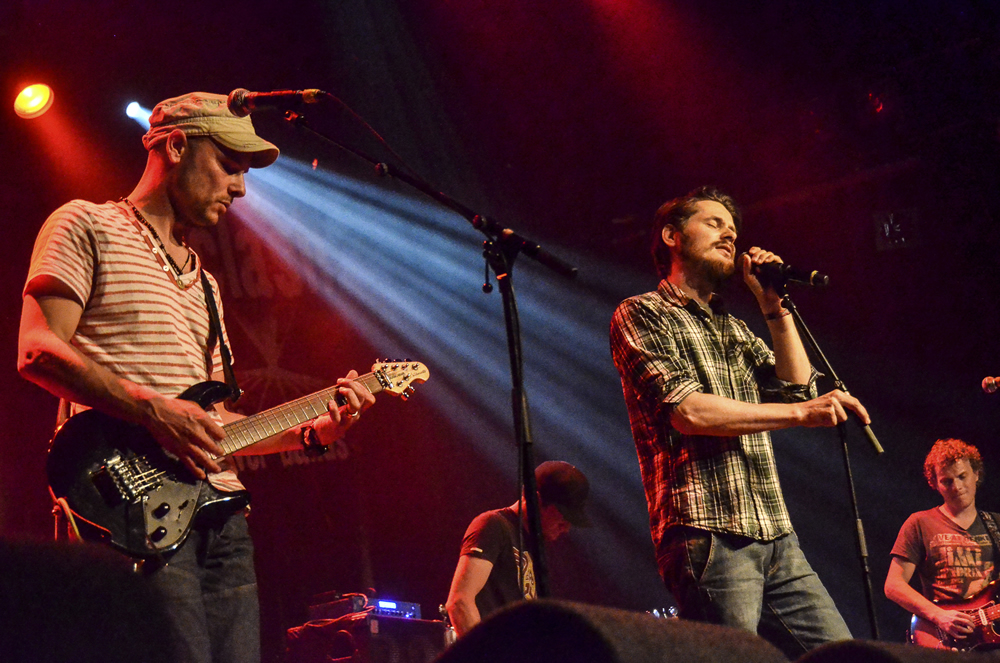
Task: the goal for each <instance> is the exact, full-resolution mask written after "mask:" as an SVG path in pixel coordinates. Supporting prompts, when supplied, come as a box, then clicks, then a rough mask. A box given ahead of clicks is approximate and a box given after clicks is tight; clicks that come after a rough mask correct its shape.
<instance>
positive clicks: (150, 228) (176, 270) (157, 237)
mask: <svg viewBox="0 0 1000 663" xmlns="http://www.w3.org/2000/svg"><path fill="white" fill-rule="evenodd" d="M122 201H123V202H124V203H125V204H126V205H128V206H129V207H131V208H132V211H133V212H134V213H135V218H137V219H139V223H141V224H142V225H144V226H146V230H148V231H149V232H151V233H152V234H153V239H155V240H156V243H157V244H159V245H160V251H162V252H163V257H165V258H166V259H167V262H169V263H170V266H171V267H173V268H174V273H175V274H177V276H180V275H181V274H183V273H184V270H185V268H187V266H188V263H189V262H191V249H188V247H187V244H185V245H184V248H185V249H187V250H188V254H187V259H186V260H184V264H183V265H181V266H179V267H178V266H177V263H176V262H175V261H174V259H173V258H172V257H171V256H170V254H169V253H168V252H167V247H166V246H165V245H164V244H163V240H162V239H160V235H159V233H157V232H156V229H155V228H153V226H151V225H149V221H147V220H146V217H144V216H143V215H142V212H140V211H139V208H138V207H136V206H135V205H133V204H132V201H131V200H129V199H128V198H126V197H124V196H123V197H122Z"/></svg>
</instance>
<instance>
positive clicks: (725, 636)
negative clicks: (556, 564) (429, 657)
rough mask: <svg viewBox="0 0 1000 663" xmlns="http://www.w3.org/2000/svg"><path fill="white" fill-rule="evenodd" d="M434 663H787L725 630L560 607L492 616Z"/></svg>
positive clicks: (756, 640)
mask: <svg viewBox="0 0 1000 663" xmlns="http://www.w3.org/2000/svg"><path fill="white" fill-rule="evenodd" d="M437 661H438V663H563V662H566V663H579V662H581V661H586V662H587V663H653V662H654V661H655V662H661V661H662V662H664V663H666V662H668V661H670V662H673V661H677V662H681V661H683V662H684V663H787V662H788V659H787V658H786V657H785V655H784V654H783V653H782V652H781V651H780V650H779V649H778V648H777V647H775V646H774V645H772V644H771V643H769V642H767V641H766V640H764V639H763V638H760V637H758V636H756V635H754V634H752V633H747V632H745V631H739V630H736V629H732V628H728V627H725V626H715V625H712V624H700V623H696V622H689V621H683V620H679V619H657V618H656V617H653V616H652V615H649V614H645V613H638V612H629V611H626V610H617V609H614V608H604V607H598V606H592V605H585V604H581V603H571V602H566V601H552V600H538V601H526V602H523V603H518V604H515V605H512V606H508V607H507V608H505V609H503V610H501V611H498V612H496V613H494V614H493V615H491V616H490V617H489V619H486V620H484V621H483V622H482V623H481V624H479V625H478V626H476V627H475V628H473V629H472V630H470V631H469V632H468V633H466V634H465V635H464V636H463V637H461V638H459V639H458V641H457V642H456V643H455V644H453V645H452V646H451V647H449V648H448V649H447V650H446V651H445V652H444V653H443V654H442V655H441V656H440V657H439V658H438V659H437Z"/></svg>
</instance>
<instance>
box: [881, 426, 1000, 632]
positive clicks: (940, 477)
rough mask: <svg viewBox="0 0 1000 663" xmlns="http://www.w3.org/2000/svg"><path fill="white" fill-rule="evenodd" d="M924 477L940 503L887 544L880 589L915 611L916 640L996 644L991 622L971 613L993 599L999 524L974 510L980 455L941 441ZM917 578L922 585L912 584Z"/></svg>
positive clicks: (910, 520)
mask: <svg viewBox="0 0 1000 663" xmlns="http://www.w3.org/2000/svg"><path fill="white" fill-rule="evenodd" d="M924 477H925V478H926V479H927V483H928V484H930V486H931V488H933V489H934V490H936V491H937V492H938V493H939V494H940V495H941V498H942V499H943V501H944V503H943V504H941V506H939V507H936V508H934V509H929V510H927V511H919V512H917V513H914V514H913V515H911V516H910V517H909V518H907V519H906V522H905V523H903V527H902V528H901V529H900V531H899V535H898V536H897V537H896V543H895V545H894V546H893V547H892V561H891V562H890V565H889V573H888V576H887V577H886V580H885V595H886V597H887V598H889V599H891V600H892V601H895V602H896V603H898V604H899V605H900V606H902V607H903V608H904V609H906V610H908V611H909V612H912V613H913V614H914V615H915V616H916V619H915V620H914V629H913V633H912V639H913V641H914V642H915V643H916V644H919V645H924V646H929V647H939V648H949V649H950V648H957V649H971V648H979V647H986V646H997V644H1000V643H998V642H991V640H1000V639H998V638H996V636H994V635H993V634H992V630H991V629H990V628H988V627H987V630H986V631H985V632H984V631H983V629H982V628H981V626H978V627H977V621H976V619H974V617H973V615H972V614H970V612H969V611H974V609H978V608H980V607H982V606H983V605H985V604H987V603H989V602H991V601H992V600H993V591H994V590H993V587H992V585H991V583H992V581H993V579H994V577H995V560H996V552H995V544H996V538H997V525H996V521H995V519H994V518H993V514H991V513H988V512H980V511H977V510H976V489H977V488H978V487H979V485H980V484H981V483H982V481H983V459H982V457H981V456H980V454H979V450H978V449H976V447H974V446H972V445H971V444H967V443H966V442H963V441H962V440H955V439H946V440H938V441H937V442H935V443H934V446H933V447H932V448H931V451H930V453H928V454H927V459H926V460H925V461H924ZM914 576H916V577H917V578H918V579H919V586H920V591H917V590H916V589H914V588H913V587H912V586H911V585H910V582H911V580H912V579H913V577H914ZM997 617H1000V615H998V616H995V617H993V619H996V618H997ZM984 638H985V640H984Z"/></svg>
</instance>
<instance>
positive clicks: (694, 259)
mask: <svg viewBox="0 0 1000 663" xmlns="http://www.w3.org/2000/svg"><path fill="white" fill-rule="evenodd" d="M681 235H682V236H684V239H685V240H686V239H687V237H686V236H685V235H684V233H683V232H682V233H681ZM713 250H714V247H713ZM680 258H681V261H682V262H683V263H684V264H685V265H686V266H687V269H688V271H690V272H691V273H693V274H697V275H698V276H699V277H700V278H702V279H705V280H706V281H708V282H709V283H711V284H713V285H714V287H715V289H716V290H718V289H720V288H721V287H722V285H723V284H724V283H725V282H726V279H728V278H729V277H730V276H732V275H733V274H734V273H735V272H736V262H735V261H734V260H726V259H725V258H722V257H721V256H718V255H716V254H714V253H713V254H712V256H711V257H706V256H705V255H704V254H701V255H698V254H695V253H694V252H693V251H692V250H691V243H690V242H688V241H682V242H681V246H680Z"/></svg>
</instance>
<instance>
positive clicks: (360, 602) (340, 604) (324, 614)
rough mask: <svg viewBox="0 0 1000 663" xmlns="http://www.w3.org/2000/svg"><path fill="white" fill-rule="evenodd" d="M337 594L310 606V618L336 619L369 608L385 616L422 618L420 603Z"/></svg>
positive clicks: (319, 598) (316, 597)
mask: <svg viewBox="0 0 1000 663" xmlns="http://www.w3.org/2000/svg"><path fill="white" fill-rule="evenodd" d="M335 596H337V600H335V601H327V602H324V603H314V604H313V605H310V606H309V610H308V614H309V619H310V620H314V619H336V618H338V617H343V616H344V615H347V614H350V613H352V612H361V611H362V610H365V609H366V608H368V609H369V610H370V611H371V612H373V613H375V614H376V615H382V616H385V617H405V618H407V619H420V604H419V603H407V602H406V601H390V600H387V599H367V598H366V597H365V596H364V595H363V594H349V595H347V596H344V597H340V595H335ZM324 597H325V595H323V594H320V595H319V596H314V597H313V601H317V600H322V599H323V598H324Z"/></svg>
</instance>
